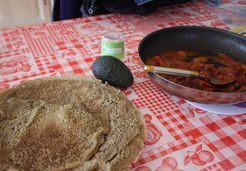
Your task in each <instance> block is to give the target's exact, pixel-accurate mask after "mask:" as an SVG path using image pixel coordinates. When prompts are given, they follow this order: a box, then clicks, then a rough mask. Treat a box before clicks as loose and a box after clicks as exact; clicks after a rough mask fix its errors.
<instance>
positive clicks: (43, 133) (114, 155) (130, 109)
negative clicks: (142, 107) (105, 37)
mask: <svg viewBox="0 0 246 171" xmlns="http://www.w3.org/2000/svg"><path fill="white" fill-rule="evenodd" d="M145 137H146V128H145V125H144V121H143V118H142V116H141V114H140V113H139V112H138V110H137V109H136V108H135V107H134V106H133V105H132V104H131V102H129V101H128V100H127V98H126V97H125V96H124V95H123V94H122V93H121V92H119V91H117V90H116V89H114V88H113V87H111V86H109V85H107V84H102V83H101V82H100V81H98V80H94V79H88V78H84V77H80V76H69V77H55V78H44V79H36V80H32V81H27V82H24V83H23V84H20V85H19V86H17V87H15V88H11V89H6V90H4V91H2V92H1V93H0V170H8V169H13V170H19V171H22V170H31V171H32V170H54V171H59V170H60V171H62V170H64V171H66V170H67V171H73V170H74V171H76V170H88V171H89V170H98V171H100V170H117V171H118V170H119V171H120V170H129V168H130V167H131V164H132V163H133V162H135V161H136V160H137V158H138V156H139V153H140V152H141V150H142V148H143V142H144V139H145Z"/></svg>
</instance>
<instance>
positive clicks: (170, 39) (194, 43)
mask: <svg viewBox="0 0 246 171" xmlns="http://www.w3.org/2000/svg"><path fill="white" fill-rule="evenodd" d="M167 50H197V51H202V52H207V53H214V52H222V53H225V54H227V55H229V56H231V57H232V58H235V59H237V60H239V61H242V62H244V63H246V38H245V37H243V36H240V35H238V34H236V33H232V32H229V31H226V30H221V29H216V28H210V27H200V26H178V27H169V28H164V29H161V30H158V31H155V32H153V33H150V34H149V35H147V36H146V37H145V38H144V39H143V40H142V41H141V42H140V44H139V47H138V53H139V56H140V58H141V60H142V62H143V63H144V64H145V62H146V60H147V58H148V57H150V56H153V55H157V54H159V53H161V52H163V51H167ZM148 75H149V77H150V78H151V80H152V81H153V82H154V83H155V84H156V85H158V86H159V87H160V88H161V89H163V90H165V91H166V92H168V93H169V94H172V95H175V96H178V97H180V98H183V99H185V100H188V101H191V102H197V103H203V104H230V103H237V102H241V101H245V100H246V92H235V93H223V92H210V91H204V90H198V89H194V88H190V87H186V86H182V85H179V84H176V83H174V82H171V81H169V80H167V79H165V78H163V77H161V76H159V75H158V74H156V73H148Z"/></svg>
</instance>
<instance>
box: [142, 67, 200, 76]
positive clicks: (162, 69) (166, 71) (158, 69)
mask: <svg viewBox="0 0 246 171" xmlns="http://www.w3.org/2000/svg"><path fill="white" fill-rule="evenodd" d="M144 70H145V71H147V72H157V73H162V74H170V75H182V76H196V77H202V75H200V74H199V73H198V72H196V71H189V70H182V69H174V68H166V67H158V66H150V65H145V66H144Z"/></svg>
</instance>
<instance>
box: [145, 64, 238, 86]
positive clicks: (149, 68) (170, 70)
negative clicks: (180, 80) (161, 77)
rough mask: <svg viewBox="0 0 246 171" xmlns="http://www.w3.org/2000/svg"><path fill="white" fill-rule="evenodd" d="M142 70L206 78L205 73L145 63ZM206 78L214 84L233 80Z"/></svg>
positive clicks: (227, 82)
mask: <svg viewBox="0 0 246 171" xmlns="http://www.w3.org/2000/svg"><path fill="white" fill-rule="evenodd" d="M144 70H145V71H147V72H156V73H161V74H170V75H179V76H193V77H200V78H207V77H206V76H205V75H201V74H199V73H198V72H196V71H189V70H182V69H174V68H166V67H159V66H150V65H145V66H144ZM207 79H208V80H209V81H210V82H211V83H212V84H214V85H228V84H230V83H232V82H233V81H234V79H232V78H228V79H226V80H223V79H216V78H207Z"/></svg>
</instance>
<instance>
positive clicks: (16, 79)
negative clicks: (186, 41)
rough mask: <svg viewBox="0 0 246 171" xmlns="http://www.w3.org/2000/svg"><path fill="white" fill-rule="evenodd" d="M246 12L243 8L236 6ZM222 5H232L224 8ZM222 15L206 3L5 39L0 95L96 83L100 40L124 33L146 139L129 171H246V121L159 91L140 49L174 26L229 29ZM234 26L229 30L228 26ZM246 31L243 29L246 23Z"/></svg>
mask: <svg viewBox="0 0 246 171" xmlns="http://www.w3.org/2000/svg"><path fill="white" fill-rule="evenodd" d="M236 2H237V4H241V5H244V6H246V4H245V1H239V0H238V1H236ZM225 3H227V4H229V3H232V4H235V1H230V0H227V1H225ZM217 12H218V10H217V11H216V10H214V9H213V8H211V7H208V6H207V5H206V4H204V3H202V2H198V1H196V2H192V3H187V4H182V5H176V6H168V7H162V8H159V9H158V10H156V11H155V12H154V13H152V14H151V15H149V16H143V17H140V16H136V15H119V14H109V15H100V16H95V17H88V18H78V19H72V20H65V21H60V22H53V23H45V24H40V25H32V26H26V27H18V28H11V29H2V30H1V31H0V89H4V88H9V87H13V86H16V85H18V84H20V83H21V82H23V81H25V80H30V79H36V78H41V77H50V76H60V75H62V74H64V73H72V74H81V75H85V76H88V77H93V74H92V71H91V65H92V62H93V61H94V60H95V59H96V58H97V57H98V56H100V43H101V34H102V32H104V31H106V30H109V29H117V30H120V31H121V32H123V33H124V35H125V40H126V57H125V58H124V59H123V62H124V63H125V64H126V65H127V66H128V67H129V69H130V70H131V71H132V73H133V75H134V77H135V82H134V84H133V86H132V87H129V88H127V89H122V91H123V92H124V93H125V94H126V95H127V97H128V99H129V100H130V101H131V102H132V103H133V104H134V105H135V106H136V107H137V108H138V109H139V111H141V113H142V114H143V116H144V119H145V121H146V126H147V130H148V138H147V139H146V141H145V147H144V149H143V151H142V153H141V155H140V157H139V160H138V161H137V162H136V163H134V165H133V166H132V170H136V171H151V170H153V171H154V170H157V171H160V170H168V169H169V170H173V171H174V170H175V171H178V170H179V171H181V170H183V171H184V170H186V171H193V170H194V171H196V170H204V171H205V170H217V171H220V170H238V171H243V170H245V168H246V129H245V124H246V115H235V116H225V115H217V114H214V113H210V112H206V111H204V110H201V109H198V108H196V107H194V106H192V105H190V104H188V103H187V102H185V101H184V100H182V99H179V98H177V97H174V96H171V95H169V94H167V93H166V92H164V91H161V90H160V89H159V88H158V87H156V86H155V85H154V84H153V83H152V82H151V81H150V80H149V78H148V77H147V75H146V74H145V73H144V72H143V69H142V66H141V65H140V59H139V56H138V52H137V47H138V43H139V42H140V40H141V39H142V38H143V37H144V36H146V35H147V34H148V33H150V32H152V31H155V30H157V29H161V28H164V27H171V26H177V25H200V26H211V27H217V28H221V29H229V28H231V26H230V27H229V26H228V25H225V23H224V22H223V21H222V20H221V19H220V18H219V17H218V15H217ZM230 24H231V23H230ZM245 24H246V23H245Z"/></svg>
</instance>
